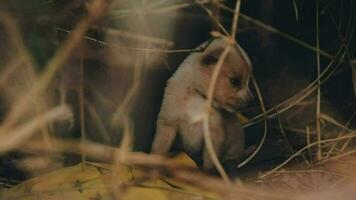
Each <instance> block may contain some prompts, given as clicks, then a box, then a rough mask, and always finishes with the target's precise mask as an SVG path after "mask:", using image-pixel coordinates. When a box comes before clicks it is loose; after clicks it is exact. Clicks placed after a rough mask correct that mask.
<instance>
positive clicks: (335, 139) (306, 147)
mask: <svg viewBox="0 0 356 200" xmlns="http://www.w3.org/2000/svg"><path fill="white" fill-rule="evenodd" d="M349 138H356V132H352V133H350V134H347V135H345V136H342V137H338V138H333V139H327V140H321V141H316V142H313V143H311V144H309V145H307V146H305V147H303V148H301V149H300V150H299V151H297V152H296V153H295V154H293V155H292V156H290V157H289V158H288V159H287V160H285V161H284V162H282V163H281V164H279V165H278V166H277V167H275V168H273V169H272V170H270V171H268V172H267V173H265V174H263V175H262V176H260V177H259V178H260V179H263V178H266V177H267V176H269V175H271V174H272V173H274V172H276V171H277V170H279V169H280V168H282V167H283V166H285V165H286V164H287V163H288V162H289V161H291V160H292V159H293V158H295V157H296V156H298V155H299V154H301V153H302V152H303V151H305V150H307V149H309V148H311V147H313V146H316V145H319V144H324V143H330V142H336V141H341V140H346V139H349ZM355 152H356V150H355Z"/></svg>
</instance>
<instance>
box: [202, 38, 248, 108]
mask: <svg viewBox="0 0 356 200" xmlns="http://www.w3.org/2000/svg"><path fill="white" fill-rule="evenodd" d="M227 45H228V44H227V41H225V40H224V39H216V40H214V41H213V42H212V43H211V44H210V45H209V47H208V48H207V49H206V51H205V52H204V53H202V54H201V55H200V57H199V62H200V64H199V70H200V71H201V72H202V75H203V76H202V79H201V80H202V81H203V85H204V90H205V91H201V92H203V93H204V94H206V92H207V89H208V87H209V84H210V81H211V77H212V74H213V71H214V68H215V67H216V65H217V62H218V60H219V58H220V56H221V54H222V53H223V51H224V50H225V48H226V46H227ZM251 71H252V68H251V63H250V60H249V58H248V56H247V54H246V53H245V52H244V50H243V49H242V48H241V47H240V46H234V47H233V48H231V50H230V51H229V53H228V54H227V56H226V57H225V59H224V62H223V64H222V66H221V70H220V73H219V76H218V78H217V81H216V84H215V91H214V97H213V106H214V107H216V108H221V109H224V110H226V111H229V112H234V111H238V110H239V109H241V108H243V107H245V106H246V105H247V103H248V102H249V100H250V99H251V97H252V96H251V92H250V90H249V87H248V85H249V79H250V74H251Z"/></svg>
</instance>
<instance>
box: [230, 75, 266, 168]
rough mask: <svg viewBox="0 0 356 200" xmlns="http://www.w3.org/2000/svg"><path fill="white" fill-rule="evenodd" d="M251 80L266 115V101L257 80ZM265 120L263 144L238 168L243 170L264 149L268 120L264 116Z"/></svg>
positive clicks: (253, 78)
mask: <svg viewBox="0 0 356 200" xmlns="http://www.w3.org/2000/svg"><path fill="white" fill-rule="evenodd" d="M251 79H252V83H253V85H254V87H255V89H256V92H257V96H258V100H259V102H260V106H261V109H262V113H266V108H265V105H264V101H263V98H262V94H261V92H260V89H259V87H258V84H257V81H256V80H255V77H254V76H252V77H251ZM264 118H265V121H264V131H263V135H262V139H261V142H260V143H259V144H258V146H257V148H256V150H255V151H254V152H253V153H252V154H251V155H250V156H249V157H248V158H246V159H245V160H244V161H243V162H241V163H240V164H239V165H238V166H237V167H238V168H241V167H243V166H244V165H246V164H247V163H248V162H250V161H251V160H252V159H253V158H254V157H255V156H256V154H257V153H258V152H259V151H260V150H261V148H262V146H263V144H264V142H265V140H266V137H267V118H266V116H264Z"/></svg>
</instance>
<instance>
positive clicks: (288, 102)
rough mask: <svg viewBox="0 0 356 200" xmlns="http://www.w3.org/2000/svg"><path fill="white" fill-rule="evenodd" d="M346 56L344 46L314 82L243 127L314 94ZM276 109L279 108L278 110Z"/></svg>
mask: <svg viewBox="0 0 356 200" xmlns="http://www.w3.org/2000/svg"><path fill="white" fill-rule="evenodd" d="M344 57H345V52H344V51H343V48H342V47H340V48H339V50H338V53H337V56H336V58H335V59H334V60H332V61H331V62H330V63H329V64H328V66H327V67H326V68H325V69H324V70H323V71H322V72H321V73H320V76H319V77H317V79H315V80H314V81H313V82H311V83H310V84H309V85H308V86H307V87H305V88H303V89H302V90H301V91H299V92H298V93H297V94H295V95H293V96H292V97H290V98H288V99H286V100H284V101H283V102H281V103H279V104H278V105H276V106H274V107H273V108H271V109H269V110H267V111H266V113H261V114H259V115H257V116H255V117H253V118H252V119H250V121H249V122H247V123H245V124H244V125H243V127H244V128H245V127H249V126H251V125H253V124H255V123H258V122H260V121H262V120H264V115H265V116H266V117H267V119H270V118H274V117H275V116H277V114H278V115H279V114H281V113H283V112H285V111H287V110H289V109H290V108H292V107H294V106H295V105H297V104H298V103H299V102H301V101H302V100H304V99H305V98H306V97H308V96H309V95H310V94H312V93H313V92H314V91H315V90H317V88H318V87H319V85H318V81H319V80H321V84H323V83H324V82H325V81H327V80H328V79H329V78H330V77H331V75H332V74H333V73H334V72H335V71H336V68H334V69H332V66H334V65H335V63H337V62H340V61H341V60H343V58H344ZM276 109H277V110H278V111H277V112H276Z"/></svg>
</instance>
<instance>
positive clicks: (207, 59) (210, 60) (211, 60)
mask: <svg viewBox="0 0 356 200" xmlns="http://www.w3.org/2000/svg"><path fill="white" fill-rule="evenodd" d="M217 62H218V58H216V57H215V56H212V55H205V56H204V57H203V59H202V60H201V63H202V64H203V65H212V64H216V63H217Z"/></svg>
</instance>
